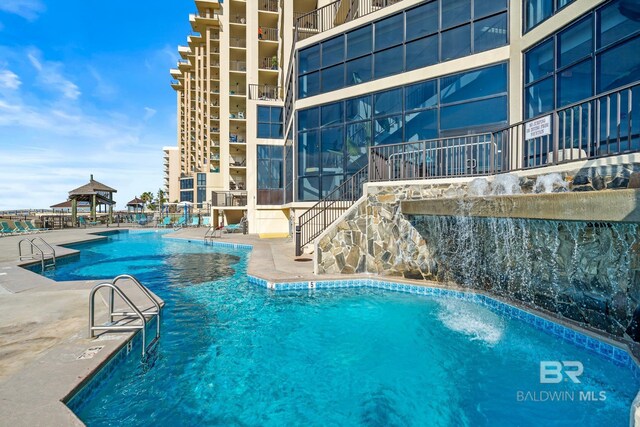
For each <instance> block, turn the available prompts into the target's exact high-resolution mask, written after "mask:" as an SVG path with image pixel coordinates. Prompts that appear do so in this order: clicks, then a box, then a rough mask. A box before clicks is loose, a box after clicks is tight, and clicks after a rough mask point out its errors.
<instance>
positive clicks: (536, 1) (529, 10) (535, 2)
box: [524, 0, 553, 30]
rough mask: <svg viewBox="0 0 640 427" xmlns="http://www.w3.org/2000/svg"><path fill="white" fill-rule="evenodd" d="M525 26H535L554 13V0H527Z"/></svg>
mask: <svg viewBox="0 0 640 427" xmlns="http://www.w3.org/2000/svg"><path fill="white" fill-rule="evenodd" d="M524 8H525V15H526V17H525V21H526V22H525V27H526V29H527V30H530V29H531V28H533V27H535V26H536V25H538V24H539V23H541V22H542V21H544V20H545V19H547V18H548V17H550V16H551V15H552V14H553V0H525V4H524Z"/></svg>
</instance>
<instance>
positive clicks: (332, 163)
mask: <svg viewBox="0 0 640 427" xmlns="http://www.w3.org/2000/svg"><path fill="white" fill-rule="evenodd" d="M321 149H322V162H321V164H322V173H323V174H326V173H331V174H337V173H343V172H344V135H343V129H342V126H337V127H330V128H325V129H323V130H322V143H321Z"/></svg>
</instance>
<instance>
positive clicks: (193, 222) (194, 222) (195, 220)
mask: <svg viewBox="0 0 640 427" xmlns="http://www.w3.org/2000/svg"><path fill="white" fill-rule="evenodd" d="M199 225H200V218H198V217H197V216H194V217H193V218H191V224H189V227H198V226H199Z"/></svg>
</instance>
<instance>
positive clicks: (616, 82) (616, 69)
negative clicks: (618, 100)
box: [597, 36, 640, 122]
mask: <svg viewBox="0 0 640 427" xmlns="http://www.w3.org/2000/svg"><path fill="white" fill-rule="evenodd" d="M597 61H598V76H597V81H598V93H602V92H606V91H609V90H612V89H615V88H617V87H620V86H624V85H627V84H630V83H633V82H635V81H637V80H638V79H640V36H638V37H636V38H634V39H631V40H629V41H627V42H626V43H623V44H620V45H618V46H616V47H614V48H612V49H609V50H607V51H606V52H604V53H602V54H600V55H598V59H597ZM634 111H637V110H634ZM634 119H635V118H634ZM636 121H638V122H640V120H636Z"/></svg>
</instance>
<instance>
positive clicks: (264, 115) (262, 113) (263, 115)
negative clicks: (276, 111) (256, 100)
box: [258, 105, 271, 122]
mask: <svg viewBox="0 0 640 427" xmlns="http://www.w3.org/2000/svg"><path fill="white" fill-rule="evenodd" d="M270 111H271V109H270V108H269V107H263V106H260V105H258V121H259V122H270V121H271V119H270V116H269V114H270Z"/></svg>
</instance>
